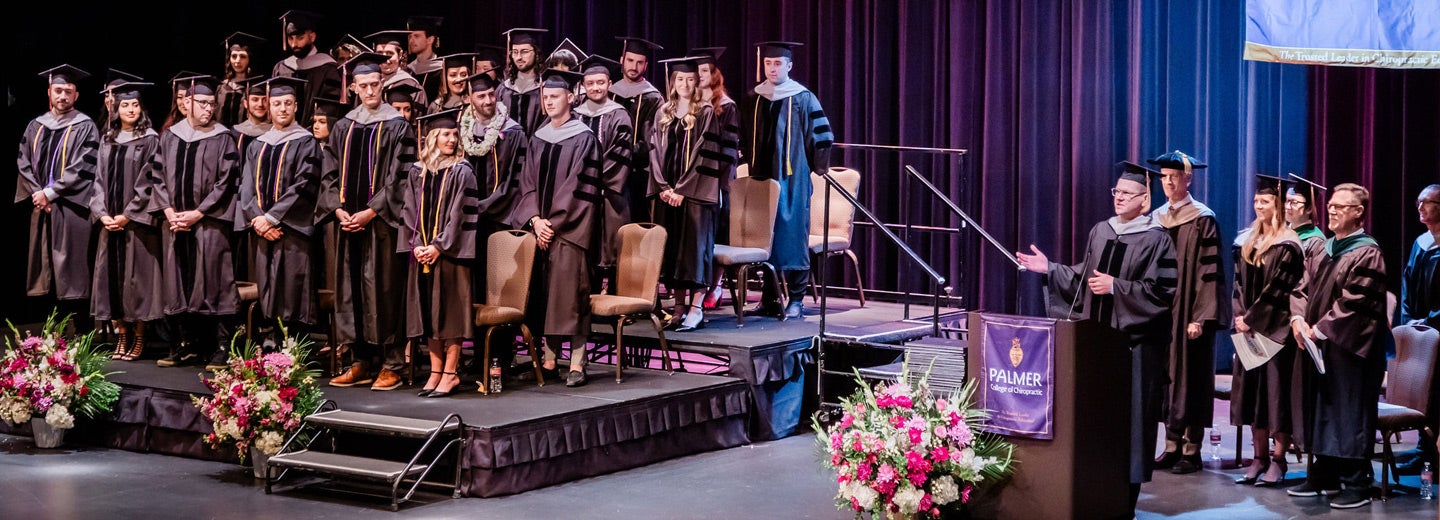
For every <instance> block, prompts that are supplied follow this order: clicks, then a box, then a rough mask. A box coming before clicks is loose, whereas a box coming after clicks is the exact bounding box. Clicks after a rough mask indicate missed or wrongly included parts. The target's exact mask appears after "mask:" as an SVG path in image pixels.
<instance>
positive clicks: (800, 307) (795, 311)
mask: <svg viewBox="0 0 1440 520" xmlns="http://www.w3.org/2000/svg"><path fill="white" fill-rule="evenodd" d="M803 317H805V304H803V303H800V302H799V301H793V302H790V305H786V306H785V319H787V320H798V319H800V318H803Z"/></svg>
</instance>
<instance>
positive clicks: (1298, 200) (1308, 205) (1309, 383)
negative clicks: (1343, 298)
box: [1285, 173, 1328, 453]
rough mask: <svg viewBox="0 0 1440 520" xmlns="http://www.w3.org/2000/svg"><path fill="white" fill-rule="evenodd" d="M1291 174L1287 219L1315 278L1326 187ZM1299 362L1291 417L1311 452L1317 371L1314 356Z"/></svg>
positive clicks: (1300, 311) (1299, 441) (1296, 438)
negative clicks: (1308, 429)
mask: <svg viewBox="0 0 1440 520" xmlns="http://www.w3.org/2000/svg"><path fill="white" fill-rule="evenodd" d="M1289 178H1290V180H1291V181H1292V185H1291V186H1289V187H1288V188H1286V190H1285V222H1286V223H1288V224H1289V225H1290V227H1291V229H1294V230H1295V234H1296V235H1297V236H1299V237H1300V249H1301V250H1302V251H1304V252H1305V279H1306V280H1313V279H1315V273H1316V271H1317V270H1318V269H1319V268H1320V260H1321V259H1323V258H1325V241H1326V240H1328V237H1326V236H1325V232H1324V231H1322V230H1321V228H1320V226H1317V225H1315V224H1316V222H1317V220H1316V217H1317V216H1318V215H1319V213H1318V211H1317V210H1316V209H1315V208H1317V207H1320V201H1321V198H1320V194H1321V193H1324V192H1325V187H1324V186H1320V185H1318V184H1315V183H1312V182H1310V181H1309V180H1307V179H1305V178H1304V177H1301V176H1299V175H1296V174H1294V173H1291V174H1289ZM1308 292H1309V287H1308V286H1306V284H1301V286H1300V294H1299V295H1298V296H1299V297H1298V298H1292V299H1291V300H1290V315H1291V316H1304V315H1305V304H1306V303H1305V302H1306V300H1305V296H1306V294H1308ZM1296 363H1297V364H1298V365H1299V366H1298V367H1297V368H1296V370H1295V373H1294V374H1293V382H1294V385H1295V390H1294V391H1292V392H1291V394H1290V395H1291V405H1290V408H1291V411H1290V417H1291V419H1292V422H1293V423H1294V425H1293V426H1292V427H1291V432H1292V433H1291V442H1294V443H1295V445H1296V447H1298V448H1300V450H1301V451H1303V452H1306V453H1309V451H1310V448H1309V446H1310V444H1309V441H1308V439H1307V435H1306V432H1305V428H1306V427H1307V426H1308V425H1309V424H1310V418H1311V417H1312V416H1314V408H1315V406H1314V404H1315V402H1314V399H1310V398H1309V396H1311V395H1314V394H1315V391H1314V388H1315V386H1314V377H1315V375H1317V374H1316V372H1315V364H1314V362H1313V361H1311V360H1310V356H1305V355H1297V356H1296Z"/></svg>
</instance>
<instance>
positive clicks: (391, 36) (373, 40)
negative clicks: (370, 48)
mask: <svg viewBox="0 0 1440 520" xmlns="http://www.w3.org/2000/svg"><path fill="white" fill-rule="evenodd" d="M365 39H366V40H368V41H369V42H370V44H371V45H374V46H376V47H378V46H381V45H385V44H387V43H391V44H395V45H398V46H400V48H401V49H402V50H403V49H405V48H406V46H407V45H409V42H410V31H402V30H399V29H395V30H389V31H380V32H376V33H371V34H368V35H366V36H365Z"/></svg>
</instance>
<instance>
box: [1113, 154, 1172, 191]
mask: <svg viewBox="0 0 1440 520" xmlns="http://www.w3.org/2000/svg"><path fill="white" fill-rule="evenodd" d="M1116 166H1119V167H1120V178H1121V179H1124V180H1127V181H1134V182H1138V183H1140V184H1144V185H1145V188H1146V189H1147V190H1148V189H1149V188H1150V177H1160V176H1161V174H1160V172H1158V171H1155V170H1152V169H1150V168H1146V167H1144V166H1141V165H1140V164H1138V163H1133V162H1130V161H1120V164H1117V165H1116Z"/></svg>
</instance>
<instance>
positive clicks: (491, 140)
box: [460, 101, 509, 156]
mask: <svg viewBox="0 0 1440 520" xmlns="http://www.w3.org/2000/svg"><path fill="white" fill-rule="evenodd" d="M507 117H509V115H508V113H507V110H506V109H505V104H504V103H501V102H499V101H496V102H495V117H492V118H490V124H488V125H485V139H484V140H482V141H480V142H479V143H476V142H475V130H474V129H475V107H474V106H472V105H467V106H466V107H465V111H464V112H462V113H461V115H460V144H462V145H464V146H465V155H474V156H479V155H485V154H488V153H490V149H491V148H494V147H495V142H496V141H499V140H500V128H501V127H503V126H504V125H505V119H506V118H507Z"/></svg>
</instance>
